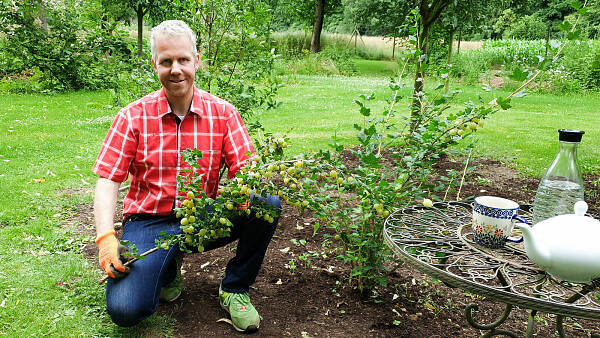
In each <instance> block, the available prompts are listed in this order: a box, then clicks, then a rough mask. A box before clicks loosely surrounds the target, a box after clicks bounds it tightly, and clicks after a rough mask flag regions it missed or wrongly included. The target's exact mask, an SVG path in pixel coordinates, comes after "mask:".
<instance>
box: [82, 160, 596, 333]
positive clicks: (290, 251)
mask: <svg viewBox="0 0 600 338" xmlns="http://www.w3.org/2000/svg"><path fill="white" fill-rule="evenodd" d="M348 161H349V162H350V163H351V162H352V161H353V159H351V158H350V157H348ZM472 165H473V166H474V167H475V169H474V170H473V171H471V172H470V173H469V174H468V175H467V179H466V181H465V184H464V185H463V186H462V188H461V193H460V196H461V198H467V197H473V196H478V195H496V196H502V197H506V198H510V199H513V200H515V201H517V202H519V203H532V202H533V196H534V194H535V190H536V189H537V185H538V182H539V180H538V179H535V178H525V177H522V176H521V175H519V173H518V172H517V171H516V170H514V169H512V168H511V167H510V166H509V165H507V164H505V163H502V162H500V161H497V160H490V159H475V160H472ZM438 169H441V170H446V169H456V170H459V171H461V172H462V170H463V164H462V163H461V162H460V161H451V160H448V159H443V160H442V161H440V163H439V164H438ZM597 179H598V176H597V175H596V176H591V175H588V176H586V177H585V181H586V194H587V196H593V197H596V196H598V195H597V194H598V187H596V186H593V185H591V184H589V182H592V181H595V180H597ZM454 196H456V192H455V193H454ZM587 202H588V203H589V205H590V210H589V212H590V213H593V214H596V215H599V214H600V203H598V201H597V198H593V199H590V198H588V201H587ZM73 221H77V222H80V223H83V224H92V222H93V221H92V214H91V206H90V205H84V206H81V207H80V208H79V213H78V215H76V217H75V218H74V219H73ZM313 223H314V219H313V218H311V217H310V215H305V216H300V215H298V213H297V212H295V211H294V210H292V208H290V207H288V206H284V212H283V215H282V217H281V219H280V223H279V226H278V229H277V231H276V233H275V236H274V238H273V240H272V242H271V244H270V246H269V249H268V252H267V254H266V257H265V261H264V263H263V267H262V270H261V273H260V275H259V276H258V278H257V280H256V283H255V284H254V285H253V287H252V290H251V292H250V296H251V298H252V301H253V304H254V305H255V306H256V307H257V309H258V310H259V312H260V314H261V315H262V317H263V321H262V323H261V329H260V331H259V332H258V333H257V334H255V336H261V337H263V336H264V337H286V336H292V337H343V336H351V337H365V336H369V337H476V336H479V335H480V334H481V333H482V332H479V330H476V329H474V328H472V327H471V326H470V325H469V324H468V323H467V322H466V319H465V316H464V309H465V307H466V305H467V304H469V303H472V302H474V301H476V302H477V303H478V304H480V311H479V313H478V315H477V317H476V318H477V319H478V320H479V321H480V322H484V323H490V322H492V321H494V320H495V319H496V318H498V317H499V315H500V314H501V313H502V311H503V310H504V306H502V305H498V304H494V303H493V302H490V301H487V300H485V299H483V298H482V297H478V296H475V295H472V294H469V293H465V292H464V291H462V290H460V289H452V288H449V287H447V286H445V285H444V284H441V283H439V282H437V281H433V280H432V279H431V278H429V277H428V276H427V275H424V274H422V273H420V272H418V271H417V270H415V269H413V268H412V267H410V266H408V265H405V264H400V265H398V266H397V267H396V269H395V270H394V271H393V272H392V273H391V274H390V281H389V284H388V286H387V287H379V288H377V289H376V290H375V291H376V294H374V295H366V296H361V295H360V294H359V293H358V291H357V290H354V289H352V288H351V287H349V286H347V285H346V284H345V283H344V276H345V274H346V272H347V271H346V270H347V268H346V267H345V266H344V265H343V263H342V262H340V261H337V260H336V259H335V258H332V257H328V258H315V259H313V261H312V264H311V265H310V266H305V265H303V264H302V263H301V262H297V263H296V265H297V267H296V269H295V270H293V271H292V270H291V269H290V268H289V261H290V260H291V259H294V258H296V259H297V258H298V256H299V255H301V254H302V253H305V252H321V251H322V248H321V241H322V238H323V237H322V236H323V233H324V232H325V231H326V230H320V232H319V233H318V234H317V235H316V236H314V237H313ZM87 231H93V230H91V229H89V230H87ZM291 239H306V241H307V243H306V245H305V246H302V245H294V244H293V243H292V242H291V241H290V240H291ZM234 248H235V243H234V244H231V245H229V246H227V247H224V248H220V249H216V250H213V251H211V252H207V253H203V254H192V255H187V256H186V257H185V259H184V265H183V270H184V272H183V285H184V291H183V294H182V296H181V297H180V298H179V299H178V300H176V301H175V302H173V303H169V304H166V303H165V304H161V305H160V306H159V309H158V313H160V314H166V315H169V316H172V317H173V318H174V319H175V320H176V331H175V336H176V337H198V336H200V337H205V336H218V337H223V336H231V335H235V334H237V333H236V332H235V331H234V330H233V329H232V328H231V327H230V326H229V325H228V324H225V323H217V320H218V319H220V318H223V317H226V313H225V311H223V310H222V309H221V308H220V306H219V303H218V300H217V296H216V294H217V290H218V288H219V283H220V281H221V279H222V277H223V274H224V270H225V264H226V263H227V261H228V260H229V259H230V258H231V257H233V252H232V250H233V249H234ZM96 250H97V249H96V246H95V244H94V243H90V244H89V245H87V246H86V247H85V248H84V253H85V255H86V257H87V258H89V260H90V261H93V263H94V264H97V256H96V255H97V252H96ZM527 315H528V312H526V311H524V310H520V309H513V311H512V313H511V315H510V317H509V319H508V320H507V321H506V322H505V323H504V324H503V326H502V327H501V328H507V329H509V330H513V331H515V332H518V333H519V334H520V335H524V332H525V330H526V328H527ZM539 316H540V318H539V320H538V321H537V323H536V327H535V335H536V336H539V337H549V336H554V323H555V316H553V315H548V314H539ZM579 326H581V327H583V329H582V328H581V327H579ZM590 329H591V330H593V331H595V332H600V323H594V322H590V321H586V320H579V319H573V320H569V321H567V322H566V323H565V332H566V334H567V336H569V337H587V336H589V330H590Z"/></svg>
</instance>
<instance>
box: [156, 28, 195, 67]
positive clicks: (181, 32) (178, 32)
mask: <svg viewBox="0 0 600 338" xmlns="http://www.w3.org/2000/svg"><path fill="white" fill-rule="evenodd" d="M161 35H165V36H169V37H173V36H187V37H188V38H189V39H190V41H191V42H192V53H193V54H194V56H196V54H198V50H197V49H196V35H195V34H194V32H193V31H192V29H191V28H190V26H188V24H187V23H185V22H183V21H181V20H166V21H163V22H161V23H160V24H159V25H158V26H156V27H154V28H152V32H151V34H150V51H151V52H152V60H154V61H156V57H157V55H156V39H157V38H158V37H159V36H161Z"/></svg>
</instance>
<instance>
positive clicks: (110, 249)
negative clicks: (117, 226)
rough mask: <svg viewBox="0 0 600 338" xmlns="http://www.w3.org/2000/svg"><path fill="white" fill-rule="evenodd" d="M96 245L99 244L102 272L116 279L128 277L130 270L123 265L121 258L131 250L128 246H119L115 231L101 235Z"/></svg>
mask: <svg viewBox="0 0 600 338" xmlns="http://www.w3.org/2000/svg"><path fill="white" fill-rule="evenodd" d="M96 244H98V259H99V262H100V267H101V268H102V270H104V272H106V274H107V275H109V276H110V277H111V278H114V279H120V278H123V277H125V276H127V274H128V273H129V268H128V267H126V266H124V265H123V263H122V262H121V259H120V258H119V256H120V255H121V254H123V253H125V252H128V251H129V250H128V249H127V247H126V246H124V245H121V244H119V241H118V240H117V237H116V236H115V231H114V230H110V231H108V232H106V233H104V234H102V235H99V236H98V238H97V239H96Z"/></svg>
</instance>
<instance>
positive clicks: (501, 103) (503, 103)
mask: <svg viewBox="0 0 600 338" xmlns="http://www.w3.org/2000/svg"><path fill="white" fill-rule="evenodd" d="M496 103H497V104H498V105H499V106H500V108H502V109H504V110H507V109H510V107H511V105H510V98H508V99H504V98H501V97H497V98H496Z"/></svg>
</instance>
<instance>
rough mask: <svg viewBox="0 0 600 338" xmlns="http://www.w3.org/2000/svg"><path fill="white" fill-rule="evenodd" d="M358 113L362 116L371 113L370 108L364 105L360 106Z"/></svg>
mask: <svg viewBox="0 0 600 338" xmlns="http://www.w3.org/2000/svg"><path fill="white" fill-rule="evenodd" d="M360 113H361V115H363V116H370V115H371V108H367V107H365V106H361V107H360Z"/></svg>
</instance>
